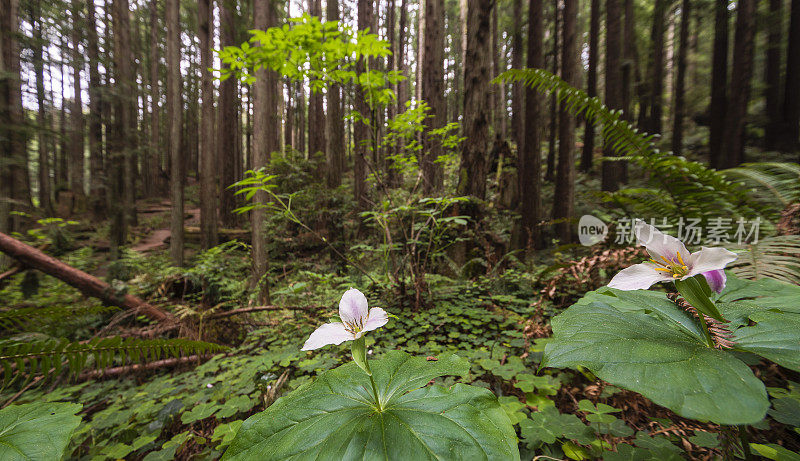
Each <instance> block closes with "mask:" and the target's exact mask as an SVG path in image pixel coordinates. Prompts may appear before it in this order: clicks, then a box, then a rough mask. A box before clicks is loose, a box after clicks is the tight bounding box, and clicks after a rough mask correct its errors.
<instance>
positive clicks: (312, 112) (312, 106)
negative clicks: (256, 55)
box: [308, 0, 375, 178]
mask: <svg viewBox="0 0 800 461" xmlns="http://www.w3.org/2000/svg"><path fill="white" fill-rule="evenodd" d="M308 10H309V13H310V14H311V16H316V17H318V18H320V19H322V3H321V0H308ZM372 30H373V31H374V30H375V28H374V27H373V28H372ZM322 100H323V96H322V92H321V91H315V90H313V89H312V90H311V94H310V95H309V97H308V155H309V158H310V157H312V156H314V155H316V154H317V153H319V152H321V153H322V154H325V128H324V127H325V111H324V109H323V102H322ZM319 173H321V171H320V172H319ZM321 177H322V175H320V178H321Z"/></svg>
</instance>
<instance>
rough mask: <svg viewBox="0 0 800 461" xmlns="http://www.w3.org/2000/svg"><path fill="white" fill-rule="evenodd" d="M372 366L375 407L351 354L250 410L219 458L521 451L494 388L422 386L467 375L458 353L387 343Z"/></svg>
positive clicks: (512, 455)
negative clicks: (414, 352)
mask: <svg viewBox="0 0 800 461" xmlns="http://www.w3.org/2000/svg"><path fill="white" fill-rule="evenodd" d="M370 369H371V370H372V373H373V378H374V380H375V385H376V388H377V392H378V400H379V402H380V409H379V406H378V405H376V404H375V399H374V397H373V393H372V385H371V383H370V380H369V376H367V374H366V373H364V372H363V371H362V370H361V369H360V368H358V366H357V365H356V364H355V363H352V362H350V363H347V364H345V365H343V366H341V367H339V368H336V369H334V370H330V371H328V372H325V373H323V374H321V375H320V376H319V377H318V378H317V379H316V381H314V382H312V383H310V384H308V385H305V386H302V387H301V388H298V389H297V390H296V391H294V392H293V393H291V394H289V395H287V396H285V397H282V398H281V399H279V400H278V401H276V402H275V403H274V404H273V405H272V406H270V407H269V408H268V409H267V410H266V411H264V412H262V413H260V414H258V415H255V416H252V417H250V418H248V419H247V420H246V421H245V422H244V423H243V424H242V427H241V428H240V429H239V431H238V433H237V435H236V438H235V439H234V441H233V442H232V443H231V446H230V447H229V448H228V450H227V451H226V452H225V455H224V457H223V459H228V460H251V459H252V460H272V459H275V460H286V459H290V460H301V459H320V460H323V459H331V460H342V459H387V460H388V459H414V460H425V459H504V460H505V459H509V460H514V459H517V460H518V459H519V451H518V447H517V437H516V433H515V431H514V429H513V427H512V425H511V422H510V421H509V419H508V416H506V414H505V412H504V411H503V409H502V408H501V407H500V405H499V404H498V401H497V397H495V395H494V394H493V393H492V392H490V391H489V390H487V389H483V388H479V387H473V386H467V385H464V384H456V385H455V386H453V387H452V388H445V387H442V386H438V385H434V386H428V387H423V386H426V385H427V384H428V382H429V381H431V380H432V379H434V378H436V377H439V376H444V375H457V376H463V375H465V374H466V373H467V372H468V371H469V364H468V363H467V362H466V361H465V360H464V359H462V358H460V357H458V356H456V355H452V354H450V355H442V356H441V357H439V359H438V360H437V361H427V360H426V359H424V358H417V357H411V356H410V355H408V354H406V353H404V352H400V351H391V352H389V353H388V354H386V355H385V356H384V357H383V358H382V359H380V360H373V361H372V362H371V363H370Z"/></svg>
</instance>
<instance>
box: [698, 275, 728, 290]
mask: <svg viewBox="0 0 800 461" xmlns="http://www.w3.org/2000/svg"><path fill="white" fill-rule="evenodd" d="M703 277H705V278H706V281H707V282H708V286H710V287H711V289H712V290H714V291H715V292H717V293H722V290H724V289H725V283H726V282H727V281H728V276H727V275H725V271H724V270H722V269H719V270H716V271H708V272H703Z"/></svg>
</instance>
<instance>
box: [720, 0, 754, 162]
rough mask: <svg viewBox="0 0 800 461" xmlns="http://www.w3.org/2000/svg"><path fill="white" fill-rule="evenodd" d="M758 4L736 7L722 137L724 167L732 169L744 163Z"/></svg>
mask: <svg viewBox="0 0 800 461" xmlns="http://www.w3.org/2000/svg"><path fill="white" fill-rule="evenodd" d="M755 14H756V0H739V2H738V3H737V6H736V35H735V37H734V41H733V67H732V68H731V83H730V100H729V102H728V111H727V113H726V117H725V131H724V132H723V135H722V147H721V151H722V156H723V157H722V166H723V167H725V168H732V167H735V166H738V165H740V164H741V163H742V162H744V144H745V125H746V123H747V105H748V102H749V101H750V80H751V79H752V77H753V59H754V45H755V44H754V41H755V32H756V30H755V29H756V23H755Z"/></svg>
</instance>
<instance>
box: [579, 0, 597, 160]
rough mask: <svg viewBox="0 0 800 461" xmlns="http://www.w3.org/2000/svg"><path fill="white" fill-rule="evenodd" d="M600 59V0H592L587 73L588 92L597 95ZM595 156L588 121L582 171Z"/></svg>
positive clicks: (592, 127) (584, 140) (584, 139)
mask: <svg viewBox="0 0 800 461" xmlns="http://www.w3.org/2000/svg"><path fill="white" fill-rule="evenodd" d="M599 60H600V0H592V6H591V13H590V17H589V70H588V72H587V73H586V93H587V94H588V95H589V96H591V97H595V96H597V63H598V61H599ZM593 157H594V124H593V123H589V122H588V121H587V122H586V128H585V130H584V133H583V152H582V154H581V171H583V172H588V171H589V170H591V169H592V160H593Z"/></svg>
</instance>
